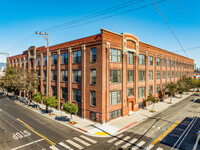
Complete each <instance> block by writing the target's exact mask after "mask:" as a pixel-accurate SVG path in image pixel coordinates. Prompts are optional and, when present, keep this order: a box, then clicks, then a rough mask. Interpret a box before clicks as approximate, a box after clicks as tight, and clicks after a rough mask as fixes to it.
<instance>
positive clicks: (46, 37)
mask: <svg viewBox="0 0 200 150" xmlns="http://www.w3.org/2000/svg"><path fill="white" fill-rule="evenodd" d="M36 34H40V35H42V36H43V38H44V39H45V40H46V41H47V78H46V79H47V81H46V83H47V85H46V87H47V88H46V93H47V96H49V34H48V33H46V32H45V33H42V32H36ZM45 35H46V36H45Z"/></svg>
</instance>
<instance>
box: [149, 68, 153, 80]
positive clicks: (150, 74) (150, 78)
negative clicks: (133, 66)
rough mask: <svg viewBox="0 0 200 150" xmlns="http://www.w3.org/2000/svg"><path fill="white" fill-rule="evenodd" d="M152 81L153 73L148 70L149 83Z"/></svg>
mask: <svg viewBox="0 0 200 150" xmlns="http://www.w3.org/2000/svg"><path fill="white" fill-rule="evenodd" d="M152 80H153V71H152V70H150V71H149V81H152Z"/></svg>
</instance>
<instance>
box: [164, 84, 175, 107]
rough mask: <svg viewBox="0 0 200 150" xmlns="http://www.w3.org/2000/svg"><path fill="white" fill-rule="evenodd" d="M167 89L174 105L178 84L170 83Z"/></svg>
mask: <svg viewBox="0 0 200 150" xmlns="http://www.w3.org/2000/svg"><path fill="white" fill-rule="evenodd" d="M166 88H167V92H166V93H167V94H168V95H169V96H170V103H169V104H171V103H172V96H174V94H175V92H176V90H177V84H176V83H173V82H170V83H168V84H167V85H166Z"/></svg>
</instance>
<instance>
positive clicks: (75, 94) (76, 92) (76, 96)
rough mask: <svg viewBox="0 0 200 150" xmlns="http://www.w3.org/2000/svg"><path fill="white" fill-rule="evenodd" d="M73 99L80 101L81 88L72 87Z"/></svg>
mask: <svg viewBox="0 0 200 150" xmlns="http://www.w3.org/2000/svg"><path fill="white" fill-rule="evenodd" d="M73 101H75V102H81V90H75V89H73Z"/></svg>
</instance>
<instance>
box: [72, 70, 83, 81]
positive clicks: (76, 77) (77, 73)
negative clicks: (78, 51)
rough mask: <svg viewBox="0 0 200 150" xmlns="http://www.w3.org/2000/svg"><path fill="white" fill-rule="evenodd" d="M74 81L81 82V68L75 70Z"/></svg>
mask: <svg viewBox="0 0 200 150" xmlns="http://www.w3.org/2000/svg"><path fill="white" fill-rule="evenodd" d="M73 82H76V83H81V70H73Z"/></svg>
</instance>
